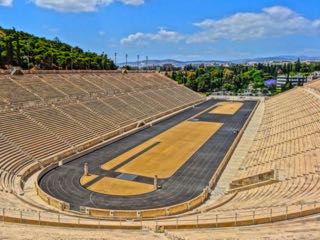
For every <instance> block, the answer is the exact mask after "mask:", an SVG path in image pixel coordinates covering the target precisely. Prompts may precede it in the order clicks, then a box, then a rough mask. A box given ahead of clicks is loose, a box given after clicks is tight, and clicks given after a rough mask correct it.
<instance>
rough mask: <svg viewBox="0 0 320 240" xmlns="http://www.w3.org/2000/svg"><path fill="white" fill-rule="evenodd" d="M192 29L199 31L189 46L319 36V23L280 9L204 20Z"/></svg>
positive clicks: (192, 36)
mask: <svg viewBox="0 0 320 240" xmlns="http://www.w3.org/2000/svg"><path fill="white" fill-rule="evenodd" d="M194 25H195V26H197V27H199V28H201V29H202V31H201V32H199V33H195V34H193V35H191V36H189V37H188V39H187V42H189V43H195V42H198V43H202V42H211V41H216V40H220V39H229V40H247V39H256V38H263V37H274V36H284V35H290V34H302V33H303V34H305V33H307V34H310V33H315V32H320V19H319V20H310V19H308V18H305V17H303V16H301V15H299V14H298V13H296V12H294V11H292V10H291V9H289V8H287V7H282V6H273V7H270V8H264V9H263V10H262V12H259V13H251V12H243V13H236V14H234V15H231V16H229V17H226V18H222V19H218V20H214V19H206V20H204V21H202V22H199V23H195V24H194Z"/></svg>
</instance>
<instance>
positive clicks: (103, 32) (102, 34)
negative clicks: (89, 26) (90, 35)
mask: <svg viewBox="0 0 320 240" xmlns="http://www.w3.org/2000/svg"><path fill="white" fill-rule="evenodd" d="M98 34H99V35H100V36H104V35H106V32H105V31H99V32H98Z"/></svg>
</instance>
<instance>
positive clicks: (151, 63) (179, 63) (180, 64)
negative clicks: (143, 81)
mask: <svg viewBox="0 0 320 240" xmlns="http://www.w3.org/2000/svg"><path fill="white" fill-rule="evenodd" d="M226 63H229V62H228V61H218V60H217V61H202V60H198V61H178V60H174V59H164V60H149V61H148V65H149V66H163V65H166V64H172V65H174V66H176V67H184V66H186V65H189V64H192V65H201V64H205V65H221V64H226ZM125 65H126V63H120V64H119V66H120V67H122V66H125ZM128 65H129V66H133V67H135V66H137V62H128ZM139 65H140V67H144V66H145V65H146V60H144V61H140V63H139Z"/></svg>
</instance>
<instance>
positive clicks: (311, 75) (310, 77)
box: [308, 71, 320, 81]
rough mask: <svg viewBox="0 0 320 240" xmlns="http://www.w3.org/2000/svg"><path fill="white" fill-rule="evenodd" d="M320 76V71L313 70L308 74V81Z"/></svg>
mask: <svg viewBox="0 0 320 240" xmlns="http://www.w3.org/2000/svg"><path fill="white" fill-rule="evenodd" d="M318 78H320V71H315V72H313V73H311V74H310V75H309V76H308V81H312V80H315V79H318Z"/></svg>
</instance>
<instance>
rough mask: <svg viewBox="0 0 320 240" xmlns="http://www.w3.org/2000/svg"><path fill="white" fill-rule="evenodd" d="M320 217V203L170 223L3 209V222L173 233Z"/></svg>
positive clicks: (0, 217)
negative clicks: (172, 230)
mask: <svg viewBox="0 0 320 240" xmlns="http://www.w3.org/2000/svg"><path fill="white" fill-rule="evenodd" d="M318 213H320V201H313V202H301V203H298V204H289V205H280V206H273V207H265V208H257V209H248V210H227V211H219V212H218V211H217V212H208V213H205V214H198V215H192V216H184V217H183V216H181V217H176V218H170V219H158V220H157V219H154V220H149V221H143V220H142V218H140V219H136V220H129V219H127V218H124V217H117V218H113V219H103V218H94V219H93V218H84V217H81V216H79V217H77V216H66V215H63V214H61V213H52V212H45V211H34V210H30V211H25V210H16V209H8V208H0V222H3V223H22V224H32V225H39V226H59V227H71V228H95V229H129V230H139V229H143V228H145V227H147V228H152V229H154V230H156V231H164V230H170V229H195V228H222V227H235V226H248V225H256V224H264V223H272V222H278V221H284V220H289V219H294V218H299V217H305V216H308V215H312V214H318Z"/></svg>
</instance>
